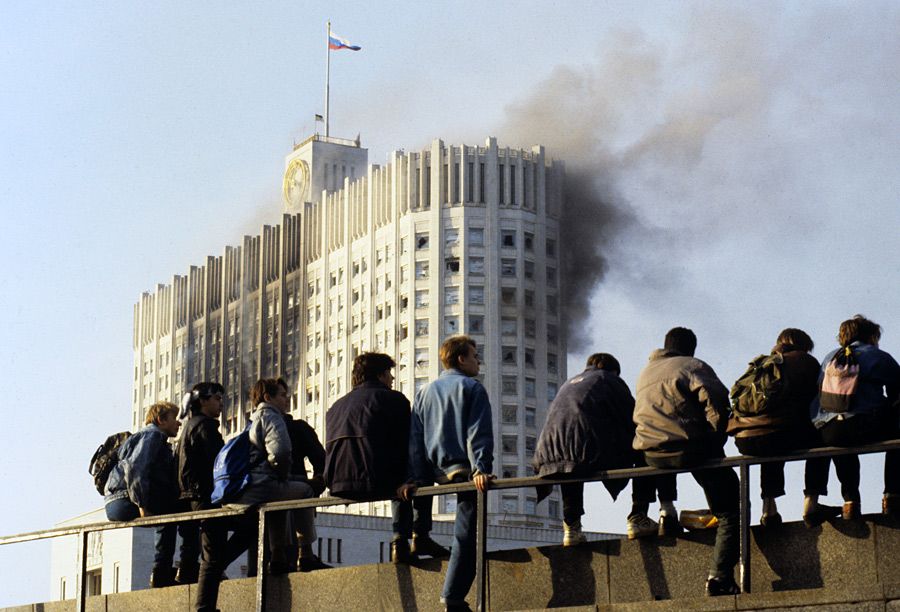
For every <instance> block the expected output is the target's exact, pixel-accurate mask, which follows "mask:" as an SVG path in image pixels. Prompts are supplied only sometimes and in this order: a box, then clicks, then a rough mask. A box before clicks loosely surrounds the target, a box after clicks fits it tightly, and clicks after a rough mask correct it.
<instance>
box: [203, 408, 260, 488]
mask: <svg viewBox="0 0 900 612" xmlns="http://www.w3.org/2000/svg"><path fill="white" fill-rule="evenodd" d="M250 425H251V423H247V427H245V428H244V431H242V432H241V433H239V434H238V435H236V436H235V437H233V438H232V439H231V440H229V441H228V442H227V443H226V444H225V446H223V447H222V450H220V451H219V454H218V455H216V461H215V463H213V491H212V496H211V498H210V501H211V502H212V503H214V504H227V503H230V502H232V501H234V500H235V499H236V498H237V496H238V495H240V494H241V492H242V491H243V490H244V489H246V488H247V484H249V482H250V469H251V468H252V467H254V466H253V465H251V461H250V448H251V447H252V446H253V444H252V443H251V442H250Z"/></svg>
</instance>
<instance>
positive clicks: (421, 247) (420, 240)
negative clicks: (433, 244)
mask: <svg viewBox="0 0 900 612" xmlns="http://www.w3.org/2000/svg"><path fill="white" fill-rule="evenodd" d="M427 249H428V232H417V233H416V250H417V251H425V250H427Z"/></svg>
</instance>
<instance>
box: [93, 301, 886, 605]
mask: <svg viewBox="0 0 900 612" xmlns="http://www.w3.org/2000/svg"><path fill="white" fill-rule="evenodd" d="M880 336H881V328H880V327H879V326H878V325H877V324H876V323H874V322H872V321H870V320H868V319H866V318H864V317H862V316H859V315H857V316H856V317H854V318H852V319H849V320H847V321H844V322H843V323H842V324H841V326H840V332H839V335H838V341H839V345H840V346H839V347H838V348H836V349H835V350H834V351H832V352H830V353H829V354H828V355H826V357H825V358H824V359H823V361H822V363H821V364H820V363H819V362H818V361H816V360H815V358H813V357H812V356H811V354H810V353H811V351H812V349H813V341H812V340H811V339H810V337H809V336H808V335H807V334H806V333H805V332H803V331H802V330H799V329H793V328H789V329H786V330H784V331H783V332H782V333H781V334H780V335H779V337H778V339H777V341H776V344H775V346H774V347H773V349H772V351H771V355H763V356H760V357H758V358H756V359H755V360H754V361H753V362H752V363H751V366H750V368H749V369H748V372H747V373H746V374H745V376H744V377H742V379H741V380H739V381H738V382H737V383H735V385H734V387H733V388H732V390H731V397H730V398H729V390H728V388H726V386H725V385H724V384H723V383H722V382H721V381H720V380H719V378H718V377H717V376H716V374H715V372H714V371H713V369H712V368H711V367H710V366H709V365H708V364H706V363H704V362H703V361H701V360H700V359H697V358H696V357H694V353H695V350H696V347H697V338H696V336H695V335H694V333H693V332H692V331H691V330H689V329H685V328H681V327H676V328H674V329H672V330H670V331H669V332H668V333H667V334H666V337H665V341H664V345H663V348H661V349H658V350H655V351H653V352H652V353H651V355H650V359H649V362H648V363H647V365H646V366H645V367H644V369H643V371H642V372H641V374H640V376H639V377H638V380H637V383H636V387H635V395H634V396H632V393H631V391H630V389H629V387H628V385H627V384H626V383H625V382H624V381H623V380H622V379H621V378H620V371H621V368H620V365H619V362H618V361H617V360H616V358H615V357H614V356H612V355H610V354H608V353H596V354H594V355H591V357H590V358H589V359H588V362H587V368H586V369H585V370H584V371H583V372H581V373H580V374H578V375H576V376H574V377H573V378H571V379H570V380H568V381H567V382H566V383H565V384H564V385H563V386H562V387H561V388H560V390H559V393H558V394H557V395H556V397H555V399H554V400H553V402H552V404H551V406H550V409H549V411H548V415H547V420H546V424H545V426H544V428H543V431H542V433H541V436H540V439H539V441H538V444H537V447H536V450H535V453H534V457H533V461H532V463H533V466H534V469H535V472H536V473H537V474H538V475H539V476H542V477H548V478H566V477H572V478H577V477H584V476H588V475H590V474H593V473H596V472H597V471H600V470H608V469H615V468H628V467H637V466H643V465H649V466H653V467H659V468H688V469H690V468H695V469H693V470H692V471H691V474H692V476H693V477H694V479H695V480H696V481H697V482H698V483H699V484H700V486H701V487H702V488H703V490H704V492H705V494H706V498H707V501H708V503H709V509H710V512H711V513H712V514H713V515H714V516H715V519H716V522H717V525H718V527H717V533H716V541H715V548H714V552H713V560H712V567H711V569H710V573H709V577H708V579H707V583H706V590H707V593H708V594H709V595H723V594H729V593H736V592H737V591H738V588H737V585H736V584H735V581H734V576H733V571H734V566H735V564H736V563H737V558H738V527H739V512H738V510H739V494H738V489H739V484H738V479H737V476H736V475H735V473H734V471H733V470H732V469H730V468H723V467H715V468H701V466H702V465H703V464H704V463H706V462H707V461H708V460H710V459H715V458H720V457H723V456H724V452H723V446H724V443H725V441H726V436H727V435H729V434H730V435H733V436H734V437H735V442H736V445H737V447H738V449H739V450H740V451H741V452H742V453H744V454H748V455H771V456H775V455H781V454H784V453H786V452H790V451H793V450H798V449H804V448H811V447H816V446H823V445H833V446H856V445H860V444H865V443H867V442H872V441H876V440H879V439H888V438H893V437H896V434H897V431H898V426H900V424H898V395H900V366H898V364H897V362H896V361H895V360H894V359H893V358H892V357H891V356H890V355H888V354H887V353H886V352H884V351H882V350H880V349H879V348H878V342H879V339H880ZM440 359H441V363H442V365H443V367H444V371H443V372H442V374H441V375H440V376H439V377H438V378H437V379H435V380H433V381H431V382H430V383H429V384H427V385H425V386H423V387H422V388H421V389H419V391H418V392H417V393H416V395H415V398H414V401H413V403H412V405H410V402H409V400H408V399H407V398H406V397H405V396H404V395H403V394H402V393H400V392H398V391H395V390H393V388H392V387H393V380H394V377H393V374H392V369H393V367H394V365H395V364H394V361H393V359H392V358H391V357H390V356H388V355H385V354H382V353H374V352H368V353H363V354H361V355H359V356H357V357H356V358H355V360H354V362H353V371H352V387H353V388H352V390H351V391H350V392H349V393H348V394H347V395H345V396H344V397H342V398H341V399H339V400H338V401H337V402H335V404H334V405H333V406H331V408H330V409H329V410H328V411H327V413H326V415H325V432H326V436H327V437H326V441H325V445H324V447H323V446H322V444H321V443H320V442H319V439H318V438H317V436H316V433H315V431H314V430H313V429H312V428H311V427H310V426H309V425H307V424H306V423H305V422H304V421H302V420H299V419H294V418H292V417H291V415H290V399H289V398H290V392H289V389H288V387H287V385H286V384H285V382H284V381H283V380H281V379H262V380H259V381H257V382H256V384H254V385H253V387H252V389H251V391H250V401H251V405H252V406H253V410H252V412H251V413H250V417H249V423H248V426H247V428H248V429H247V434H248V435H249V449H250V450H249V458H248V465H247V474H246V477H245V478H244V480H243V482H242V483H241V487H240V491H239V494H237V495H236V496H235V497H234V499H231V500H228V501H229V502H230V503H232V504H235V505H238V506H241V507H253V506H256V505H258V504H261V503H266V502H270V501H278V500H294V499H304V498H309V497H314V496H318V495H320V494H322V492H323V491H324V490H325V488H326V487H327V488H328V489H329V490H330V492H331V494H332V495H335V496H338V497H342V498H346V499H350V500H356V501H368V500H378V499H391V500H392V502H391V510H392V513H391V514H392V528H393V537H392V541H391V560H392V561H393V562H395V563H409V562H411V561H412V560H414V559H415V558H417V557H420V556H431V557H447V556H448V557H449V562H448V566H447V572H446V576H445V581H444V587H443V590H442V593H441V601H442V603H444V605H445V606H446V608H447V609H448V610H466V609H468V606H467V604H466V602H465V598H466V595H467V594H468V592H469V589H470V587H471V585H472V582H473V581H474V578H475V516H476V511H475V509H476V493H475V491H468V492H464V493H459V494H458V495H457V503H456V523H455V527H454V533H453V538H452V542H451V546H450V549H449V550H448V549H446V548H444V547H443V546H441V545H440V544H438V543H437V542H435V541H434V540H433V539H432V538H431V537H430V531H431V512H432V499H431V497H428V496H418V495H415V491H416V488H417V487H420V486H428V485H433V484H435V483H437V484H439V485H440V484H447V483H458V482H468V481H471V482H473V483H474V485H475V488H476V489H478V490H480V491H484V490H487V489H488V488H489V487H490V483H491V481H492V480H493V479H494V476H493V447H494V431H493V424H492V416H491V405H490V401H489V398H488V395H487V392H486V390H485V388H484V387H483V386H482V385H481V383H480V382H479V381H478V380H477V378H476V377H477V376H478V373H479V366H480V361H479V357H478V351H477V347H476V345H475V342H474V341H473V340H472V339H471V338H469V337H467V336H462V335H460V336H453V337H450V338H448V339H446V340H445V341H444V343H443V344H442V345H441V348H440ZM223 395H224V389H223V387H222V386H221V385H220V384H218V383H215V382H203V383H199V384H197V385H195V386H194V388H193V390H192V391H191V393H190V394H189V395H187V396H186V397H185V400H184V401H183V403H182V406H181V407H179V406H176V405H174V404H170V403H166V402H162V403H158V404H154V405H153V406H151V407H150V409H149V410H148V412H147V415H146V426H145V427H144V428H143V429H142V430H141V431H139V432H138V433H136V434H135V435H132V436H130V437H129V438H127V439H126V440H125V441H124V443H122V445H121V446H120V447H119V449H118V451H117V458H118V462H117V463H116V464H115V467H114V468H113V470H112V472H111V473H110V475H109V478H108V480H107V483H106V488H105V494H106V495H105V499H106V512H107V516H108V518H109V519H110V520H115V521H127V520H132V519H135V518H137V517H139V516H149V515H154V514H166V513H172V512H181V511H187V510H202V509H207V508H212V507H215V504H213V503H212V499H213V490H214V487H215V482H214V473H217V472H216V470H218V469H220V468H219V464H220V462H217V457H218V456H219V455H220V452H222V449H223V447H224V446H225V442H224V440H223V438H222V436H221V434H220V431H219V429H220V428H219V421H218V418H219V416H220V414H221V412H222V402H223ZM179 429H180V430H181V431H180V435H179ZM171 438H175V439H176V443H175V445H174V452H173V450H172V446H171V445H170V444H169V440H170V439H171ZM307 460H308V461H309V463H310V465H311V466H312V471H313V473H312V475H309V474H308V473H307V470H306V461H307ZM832 462H833V463H834V464H835V469H836V471H837V476H838V478H839V480H840V482H841V494H842V496H843V499H844V505H843V507H833V506H827V505H824V504H821V503H819V497H820V496H823V495H825V494H827V490H826V486H827V482H828V471H829V466H830V463H832ZM760 480H761V489H762V499H763V507H762V518H761V523H762V524H763V525H764V526H765V527H766V528H776V527H777V526H778V525H780V523H781V517H780V515H779V514H778V510H777V506H776V501H775V500H776V498H777V497H779V496H782V495H784V493H785V491H784V463H782V462H770V463H764V464H762V466H761V479H760ZM805 480H806V482H805V489H804V495H805V501H804V508H803V517H804V520H805V521H807V522H808V523H810V524H819V523H821V522H823V521H825V520H828V519H831V518H835V517H837V516H838V515H842V516H843V518H844V519H846V520H854V519H856V518H858V517H859V516H860V498H859V460H858V458H857V457H856V455H841V456H836V457H834V458H833V459H810V460H808V461H807V464H806V475H805ZM604 485H605V486H606V488H607V489H608V490H609V492H610V494H611V495H612V496H613V497H614V498H615V497H616V495H617V494H618V493H619V492H621V491H622V490H623V489H624V488H625V486H626V485H627V480H621V479H619V480H605V481H604ZM549 489H550V487H548V486H539V487H538V493H539V498H543V497H546V495H547V494H548V493H549ZM561 491H562V499H563V544H564V545H566V546H572V545H577V544H580V543H582V542H584V541H585V536H584V534H583V533H582V528H581V517H582V515H583V514H584V499H583V498H584V495H583V492H584V488H583V485H582V484H581V483H570V484H564V485H562V486H561ZM676 498H677V488H676V478H675V475H674V474H665V475H655V476H647V477H642V478H637V479H634V481H633V483H632V508H631V512H630V513H629V515H628V521H627V534H628V537H629V538H640V537H647V536H655V535H660V536H667V535H673V534H675V533H678V532H679V531H680V530H681V525H680V523H679V521H678V516H677V512H676V510H675V506H674V502H675V500H676ZM657 499H658V500H659V505H660V517H659V521H658V522H657V521H656V520H653V519H652V518H650V516H649V507H650V504H652V503H654V502H655V501H656V500H657ZM883 510H884V512H885V513H890V514H894V513H896V514H900V452H898V451H891V452H888V453H887V455H886V460H885V494H884V499H883ZM252 516H253V515H246V517H244V516H242V517H239V518H230V517H229V518H218V519H210V520H202V521H199V522H196V521H195V522H183V523H179V524H177V525H176V524H167V525H163V526H160V527H158V528H156V539H155V544H156V556H155V559H154V567H153V571H152V574H151V586H154V587H158V586H167V585H171V584H177V583H182V584H183V583H191V582H199V585H198V589H197V597H196V600H195V602H194V603H195V607H196V609H198V610H215V609H216V600H217V593H218V585H219V581H220V580H221V578H222V576H223V573H224V571H225V569H226V568H227V567H228V565H229V564H230V563H231V562H232V561H233V560H234V559H236V558H237V557H238V556H239V555H240V554H242V552H243V551H245V550H247V548H248V545H250V544H251V543H252V542H255V538H256V531H255V530H256V528H257V527H256V520H255V518H250V517H252ZM314 516H315V515H314V511H313V510H312V509H299V510H293V511H290V512H275V513H271V519H270V522H269V524H268V527H267V533H268V552H267V558H268V566H267V571H269V572H270V573H273V574H277V573H285V572H289V571H297V570H299V571H313V570H318V569H324V568H328V567H329V566H328V565H326V564H324V563H323V562H322V561H321V560H320V559H319V558H318V557H317V556H316V555H315V554H314V553H313V546H312V545H313V543H314V542H315V540H316V530H315V521H314ZM176 532H177V533H178V534H180V536H181V541H182V547H181V550H180V564H179V567H178V569H177V570H175V569H174V568H173V558H174V552H175V544H176Z"/></svg>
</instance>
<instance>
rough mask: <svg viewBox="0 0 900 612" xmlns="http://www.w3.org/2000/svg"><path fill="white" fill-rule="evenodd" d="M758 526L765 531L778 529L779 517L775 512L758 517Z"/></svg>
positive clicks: (780, 521)
mask: <svg viewBox="0 0 900 612" xmlns="http://www.w3.org/2000/svg"><path fill="white" fill-rule="evenodd" d="M759 524H760V525H762V526H763V527H765V528H766V529H778V528H779V527H781V525H782V520H781V515H780V514H778V513H777V512H775V513H773V514H763V515H762V516H761V517H759Z"/></svg>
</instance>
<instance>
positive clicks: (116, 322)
mask: <svg viewBox="0 0 900 612" xmlns="http://www.w3.org/2000/svg"><path fill="white" fill-rule="evenodd" d="M328 19H331V20H332V23H333V29H334V30H335V31H336V32H337V33H339V34H340V35H342V36H344V37H346V38H348V39H350V40H351V41H352V42H354V43H355V44H359V45H361V46H362V47H363V50H362V51H360V52H358V53H351V52H341V53H338V54H336V55H335V56H334V58H333V63H332V100H331V113H332V134H334V135H336V136H344V137H349V138H353V137H355V136H356V134H357V133H360V134H361V137H362V141H363V144H364V146H367V147H368V148H369V151H370V161H372V162H375V163H383V162H384V161H385V160H386V156H387V154H388V152H390V151H391V150H393V149H397V148H403V149H416V148H419V147H422V146H424V145H426V144H427V143H429V142H430V141H431V139H432V138H435V137H442V138H443V139H444V140H445V141H447V142H452V143H459V142H466V143H470V144H471V143H480V142H482V141H483V140H484V138H485V137H486V136H488V135H496V136H498V137H500V142H501V144H509V145H511V146H530V145H532V144H535V143H538V142H539V143H543V144H546V145H547V146H548V150H549V152H550V154H551V155H554V156H556V157H559V158H562V159H565V160H566V161H567V164H568V165H569V166H570V167H571V168H572V170H573V172H575V171H579V172H588V173H590V174H591V176H594V177H595V179H596V181H597V185H598V189H599V190H600V191H602V192H603V193H604V194H607V196H608V198H609V199H610V200H611V201H613V202H615V203H617V204H618V205H619V206H621V207H622V208H624V209H626V210H627V211H629V216H628V221H626V222H623V223H621V224H618V225H615V226H610V227H607V228H605V229H604V228H600V229H599V230H598V244H599V246H600V247H601V249H602V251H603V253H604V254H605V257H606V260H607V265H608V270H607V271H606V273H605V274H604V276H603V279H602V282H601V283H600V284H599V286H598V287H597V288H596V290H594V291H593V299H592V302H591V310H590V313H591V314H590V318H589V320H588V321H587V322H585V323H584V327H585V332H584V335H586V336H588V337H589V338H590V341H591V348H596V349H603V350H606V351H610V352H613V353H614V354H616V355H617V356H618V357H619V358H620V360H621V361H622V364H623V368H624V372H623V373H624V377H625V379H626V381H628V382H629V383H633V381H634V379H635V377H636V375H637V373H638V371H639V370H640V368H641V366H642V364H643V363H644V361H645V360H646V356H647V354H649V352H650V351H651V350H652V349H653V348H655V347H656V346H657V345H658V344H659V343H660V339H661V337H662V335H663V334H664V333H665V331H666V330H667V329H668V328H669V327H672V326H673V325H676V324H680V325H687V326H690V327H693V328H694V329H695V330H696V331H697V334H698V336H699V348H698V356H699V357H701V358H704V359H706V360H708V361H709V362H710V363H711V365H712V366H713V367H714V368H715V369H716V371H717V372H719V374H720V375H721V377H722V379H723V380H724V381H725V382H726V383H727V384H730V383H731V382H732V381H733V380H734V379H735V378H736V377H737V376H738V375H739V374H740V372H741V370H742V369H743V367H744V364H745V363H746V362H747V361H748V360H749V359H750V358H752V357H753V356H754V355H755V354H757V353H760V352H764V351H767V350H768V349H769V348H770V347H771V345H772V343H773V341H774V339H775V336H776V335H777V333H778V331H779V330H780V329H782V328H783V327H787V326H798V327H802V328H804V329H806V330H807V331H808V332H809V333H810V334H811V335H812V337H813V339H814V340H815V341H816V343H817V349H816V351H815V354H816V355H817V356H818V357H821V356H822V355H823V354H824V353H825V352H826V351H827V350H828V349H830V348H831V347H832V345H833V343H834V336H835V334H836V332H837V326H838V324H839V322H840V321H841V320H843V319H844V318H847V317H848V316H851V315H853V314H855V313H857V312H862V313H864V314H866V315H868V316H870V317H871V318H873V319H875V320H876V321H878V322H880V323H881V324H882V325H883V326H884V328H885V333H884V335H883V341H882V345H883V348H885V349H886V350H888V351H889V352H892V353H894V354H895V355H896V354H898V353H900V339H898V338H900V317H898V304H900V283H898V271H900V248H898V246H900V245H898V242H900V231H898V230H900V206H898V194H900V170H898V169H900V142H898V139H900V125H898V123H900V117H898V111H897V109H898V108H900V89H898V88H897V83H898V77H900V74H898V73H900V65H898V63H900V39H898V38H897V36H896V32H897V31H898V29H900V27H898V26H900V7H898V5H897V4H896V3H891V2H870V3H865V4H853V5H843V4H840V3H828V2H816V3H811V2H809V3H803V2H795V3H789V4H779V3H731V4H725V3H667V2H663V3H652V2H640V3H635V2H524V3H523V2H495V3H477V2H454V3H449V2H448V3H400V2H392V3H386V4H376V3H371V2H369V3H361V2H359V3H354V2H342V3H329V5H326V4H325V3H302V2H276V1H270V2H266V3H255V4H253V5H252V6H251V5H249V4H246V3H233V2H191V3H180V2H156V3H151V4H146V3H142V4H137V3H121V2H86V3H85V2H78V3H76V2H50V3H43V4H37V5H35V4H33V3H25V2H15V1H14V2H7V3H4V5H3V7H2V8H0V83H2V87H0V142H2V147H0V206H2V214H3V224H2V226H0V232H2V233H0V261H3V266H2V269H0V286H2V287H3V290H2V292H0V321H2V324H0V384H2V388H3V389H4V390H5V391H6V392H7V396H8V399H7V401H6V402H4V404H3V407H2V408H0V410H2V411H3V415H4V417H5V418H4V424H5V425H6V427H4V428H3V430H2V432H0V441H2V446H3V448H4V449H5V450H6V453H5V456H6V460H5V461H3V462H2V464H0V483H2V485H3V487H4V489H5V490H6V495H5V500H6V501H5V502H4V503H3V504H2V505H0V525H2V531H3V532H4V533H17V532H21V531H27V530H34V529H41V528H45V527H48V526H50V525H52V524H53V523H55V522H57V521H59V520H62V519H65V518H68V517H71V516H74V515H76V514H79V513H81V512H83V511H86V510H89V509H92V508H95V507H99V506H100V504H101V500H100V498H99V496H97V494H96V492H95V491H94V490H93V488H92V485H91V481H90V478H89V477H88V476H87V473H86V463H87V460H88V458H89V457H90V455H91V453H92V451H93V449H94V448H95V447H96V445H97V444H98V443H99V442H100V441H101V440H102V438H103V437H105V436H106V435H107V434H108V433H111V432H114V431H118V430H121V429H124V428H126V427H127V426H128V423H129V409H130V394H131V376H130V373H131V368H132V353H131V346H130V341H131V325H132V306H133V304H134V302H135V301H136V300H137V298H138V297H139V295H140V293H141V292H142V291H145V290H152V289H153V288H154V287H155V285H156V283H165V282H168V281H169V280H170V279H171V276H172V275H173V274H176V273H184V272H186V270H187V269H188V266H189V265H191V264H199V263H202V261H203V258H204V257H205V256H206V255H210V254H220V253H221V252H222V250H223V247H224V246H225V245H226V244H237V243H238V242H239V241H240V238H241V236H242V235H244V234H245V233H255V232H256V231H258V229H259V226H260V225H261V224H263V223H271V222H276V221H277V220H278V217H279V214H280V206H281V203H280V185H281V174H282V170H283V159H284V156H285V155H286V154H287V153H288V152H289V151H290V149H291V145H292V143H293V142H294V141H300V140H302V139H303V138H305V137H306V136H307V135H309V133H310V132H311V131H312V130H313V128H314V124H313V116H314V114H315V113H321V112H322V110H323V89H324V69H325V66H324V63H325V62H324V60H325V48H324V38H325V22H326V21H327V20H328ZM582 359H583V355H582V354H576V355H571V356H570V372H573V371H574V369H575V368H576V367H577V366H578V364H580V362H581V360H582ZM864 466H865V467H864V474H865V475H864V481H865V483H866V485H865V486H866V488H865V489H864V491H863V509H864V511H875V510H876V509H877V503H878V497H879V495H880V486H879V483H878V481H879V478H880V470H881V459H880V458H875V459H873V460H871V461H867V462H865V463H864ZM799 473H800V472H799V471H798V468H796V467H794V468H791V471H789V474H791V480H789V488H791V486H792V485H791V483H793V489H794V491H793V492H792V493H791V494H790V495H789V496H788V497H787V498H786V500H785V501H783V502H782V504H781V506H782V510H783V513H784V514H785V516H786V518H789V519H791V518H797V517H799V504H800V497H799V492H798V490H799V488H800V487H801V485H800V482H799V480H798V479H797V475H798V474H799ZM679 482H680V483H681V485H682V491H683V495H682V502H681V505H683V506H685V507H690V506H693V507H697V506H700V505H703V502H702V500H701V499H700V497H699V496H698V494H697V491H696V488H695V486H694V485H693V483H689V479H687V478H684V479H681V480H680V481H679ZM832 489H833V491H832V492H833V493H835V492H836V489H835V487H834V485H832ZM589 491H590V489H589ZM831 501H834V502H836V501H837V496H836V495H832V499H831ZM601 507H602V508H603V509H604V512H603V513H602V514H603V516H600V515H601V512H600V508H601ZM627 512H628V500H627V495H626V496H624V498H622V499H620V500H619V501H618V502H616V503H615V504H611V503H610V502H609V500H608V498H607V497H606V495H605V493H601V492H600V491H599V488H598V489H597V491H596V492H594V493H593V494H591V493H589V502H588V515H587V517H586V524H587V526H588V527H589V528H593V529H602V530H615V531H621V530H622V529H623V528H624V517H625V515H626V514H627ZM47 550H48V547H43V548H41V547H33V548H27V549H25V548H17V547H16V546H13V547H4V548H3V549H0V576H3V579H2V584H0V605H4V604H13V603H22V602H25V601H39V600H41V599H44V598H46V597H47V595H48V593H49V585H48V582H49V578H48V567H49V556H48V553H47ZM26 551H27V552H26Z"/></svg>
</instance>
